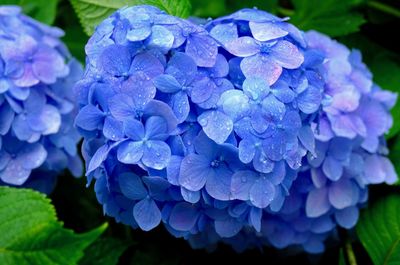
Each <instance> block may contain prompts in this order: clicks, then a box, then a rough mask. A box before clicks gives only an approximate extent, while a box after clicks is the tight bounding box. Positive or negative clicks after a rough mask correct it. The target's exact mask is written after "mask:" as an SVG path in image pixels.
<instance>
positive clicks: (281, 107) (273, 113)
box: [262, 94, 286, 121]
mask: <svg viewBox="0 0 400 265" xmlns="http://www.w3.org/2000/svg"><path fill="white" fill-rule="evenodd" d="M262 109H263V112H264V113H265V115H267V117H269V118H272V119H274V120H278V121H280V120H282V119H283V117H284V115H285V112H286V107H285V104H283V103H282V102H280V101H279V100H277V99H276V98H275V96H274V95H271V94H270V95H268V96H267V97H266V98H265V99H264V100H263V101H262Z"/></svg>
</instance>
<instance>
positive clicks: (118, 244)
mask: <svg viewBox="0 0 400 265" xmlns="http://www.w3.org/2000/svg"><path fill="white" fill-rule="evenodd" d="M128 247H129V244H127V243H124V242H123V241H121V240H119V239H116V238H112V237H101V238H99V239H97V240H96V241H95V242H94V243H93V244H92V245H90V246H89V247H88V248H87V249H86V250H85V256H84V257H83V258H82V259H81V260H80V261H79V265H116V264H118V260H119V257H120V256H121V255H122V253H123V252H124V251H125V250H126V249H127V248H128Z"/></svg>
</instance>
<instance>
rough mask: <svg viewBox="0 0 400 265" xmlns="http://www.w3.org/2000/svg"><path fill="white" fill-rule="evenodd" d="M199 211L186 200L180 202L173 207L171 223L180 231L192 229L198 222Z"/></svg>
mask: <svg viewBox="0 0 400 265" xmlns="http://www.w3.org/2000/svg"><path fill="white" fill-rule="evenodd" d="M198 217H199V212H198V211H197V210H196V208H195V207H194V206H193V205H192V204H190V203H186V202H180V203H178V204H176V205H175V206H174V208H172V211H171V215H170V217H169V222H168V223H169V225H170V226H171V227H172V228H173V229H175V230H178V231H190V230H191V229H192V228H193V227H194V225H195V224H196V222H197V219H198Z"/></svg>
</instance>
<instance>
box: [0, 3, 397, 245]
mask: <svg viewBox="0 0 400 265" xmlns="http://www.w3.org/2000/svg"><path fill="white" fill-rule="evenodd" d="M86 54H87V64H86V72H85V75H84V77H83V79H82V80H81V81H79V82H78V83H77V85H76V86H75V89H76V92H77V95H78V102H79V105H80V111H79V113H78V115H77V117H76V119H75V125H76V126H77V128H78V130H79V132H80V133H81V134H82V135H83V136H84V141H83V146H82V153H83V157H84V159H85V161H86V165H87V167H86V175H87V178H88V182H89V183H90V182H91V181H95V187H94V188H95V192H96V196H97V199H98V201H99V202H100V203H101V204H102V206H103V209H104V212H105V214H107V215H109V216H112V217H114V218H115V219H116V220H117V221H119V222H122V223H124V224H126V225H129V226H131V227H132V228H140V229H142V230H145V231H148V230H151V229H153V228H155V227H156V226H158V225H159V224H163V225H164V226H165V227H166V229H167V230H168V231H169V232H170V233H171V234H172V235H174V236H176V237H182V238H185V239H186V240H188V241H189V243H190V244H191V246H192V247H194V248H212V247H213V246H215V245H216V244H217V243H219V242H224V243H226V244H229V245H231V246H232V247H233V248H234V249H235V250H237V251H243V250H245V249H247V248H250V247H262V246H273V247H276V248H286V247H301V248H303V249H304V250H305V251H307V252H310V253H320V252H322V251H323V250H324V247H325V245H324V241H325V240H327V239H328V238H331V237H333V236H334V235H335V233H336V231H337V228H338V227H343V228H346V229H350V228H352V227H354V225H355V223H356V222H357V219H358V213H359V208H360V207H361V206H363V205H364V204H365V203H366V202H367V198H368V185H369V184H375V183H382V182H387V183H393V182H394V181H395V180H396V178H397V176H396V174H395V172H394V169H393V165H392V164H391V163H390V161H389V160H388V159H387V158H386V155H387V150H386V148H385V141H384V137H383V135H384V133H385V132H387V131H388V129H389V128H390V126H391V124H392V118H391V116H390V114H389V110H390V108H391V107H392V106H393V105H394V102H395V100H396V97H395V95H393V94H391V93H390V92H387V91H383V90H381V89H380V88H379V87H377V86H376V85H374V84H373V82H372V80H371V78H372V75H371V73H370V72H369V71H368V69H367V68H366V66H365V65H364V64H363V63H362V60H361V56H360V54H359V53H358V52H357V51H352V52H350V51H349V50H348V49H347V48H346V47H345V46H343V45H341V44H339V43H337V42H335V41H333V40H331V39H329V38H328V37H325V36H323V35H321V34H319V33H316V32H308V33H303V32H301V31H299V30H298V29H296V28H295V27H294V26H293V25H291V24H289V23H287V22H286V20H285V19H280V18H278V17H275V16H273V15H271V14H268V13H266V12H263V11H260V10H256V9H243V10H240V11H238V12H236V13H234V14H232V15H229V16H226V17H222V18H218V19H216V20H213V21H208V23H207V24H206V25H205V26H204V27H201V26H198V25H195V24H192V22H190V21H187V20H182V19H179V18H176V17H173V16H169V15H167V14H165V13H164V12H162V11H160V10H158V9H157V8H154V7H150V6H135V7H128V8H123V9H120V10H118V11H117V12H115V13H114V14H113V15H111V16H110V17H109V18H107V19H105V20H104V21H103V22H102V23H101V24H100V25H99V26H98V27H97V29H96V31H95V33H94V34H93V36H92V37H91V39H90V40H89V42H88V44H87V46H86ZM336 77H337V78H336ZM0 80H1V79H0ZM0 84H1V83H0ZM27 98H28V97H27ZM40 106H42V105H40ZM2 111H4V113H8V112H7V111H8V110H7V109H5V110H2ZM4 116H6V115H4ZM6 124H7V123H6ZM7 126H10V125H7ZM3 127H5V126H3ZM1 130H2V127H0V131H1ZM68 146H69V145H68ZM0 165H1V163H0Z"/></svg>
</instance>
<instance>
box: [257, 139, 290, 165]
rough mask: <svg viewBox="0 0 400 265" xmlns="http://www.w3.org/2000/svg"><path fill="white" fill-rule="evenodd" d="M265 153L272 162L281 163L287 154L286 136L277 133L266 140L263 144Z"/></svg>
mask: <svg viewBox="0 0 400 265" xmlns="http://www.w3.org/2000/svg"><path fill="white" fill-rule="evenodd" d="M262 146H263V151H264V152H265V154H266V155H267V157H268V158H269V159H271V160H272V161H279V160H281V159H283V156H284V155H285V153H286V139H285V134H283V133H276V134H274V135H273V136H271V137H268V138H267V139H265V140H264V141H263V143H262Z"/></svg>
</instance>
